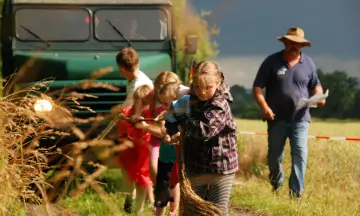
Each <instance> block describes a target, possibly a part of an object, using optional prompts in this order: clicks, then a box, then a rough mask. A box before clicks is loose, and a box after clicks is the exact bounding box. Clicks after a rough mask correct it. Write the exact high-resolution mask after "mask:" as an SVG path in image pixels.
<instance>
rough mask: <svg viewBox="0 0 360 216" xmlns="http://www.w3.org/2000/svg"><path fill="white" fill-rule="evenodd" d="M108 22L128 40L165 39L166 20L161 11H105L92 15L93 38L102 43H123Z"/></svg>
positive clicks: (164, 14) (163, 12)
mask: <svg viewBox="0 0 360 216" xmlns="http://www.w3.org/2000/svg"><path fill="white" fill-rule="evenodd" d="M109 21H110V22H111V23H112V24H113V25H114V26H115V27H116V28H117V29H118V30H119V31H120V32H121V33H122V34H123V35H124V36H125V37H126V38H127V39H129V40H131V41H136V40H164V39H166V38H167V33H168V32H167V26H168V23H167V18H166V13H165V11H163V10H161V9H150V10H149V9H146V10H139V9H137V10H136V9H116V10H114V9H111V10H110V9H106V10H97V11H96V12H95V15H94V23H95V36H96V38H97V39H98V40H102V41H123V40H124V38H122V36H121V35H119V34H118V33H117V32H116V31H115V30H114V29H113V28H112V26H111V25H110V24H109Z"/></svg>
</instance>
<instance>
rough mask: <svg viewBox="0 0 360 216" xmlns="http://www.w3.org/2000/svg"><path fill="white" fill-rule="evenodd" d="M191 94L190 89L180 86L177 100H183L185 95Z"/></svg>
mask: <svg viewBox="0 0 360 216" xmlns="http://www.w3.org/2000/svg"><path fill="white" fill-rule="evenodd" d="M188 94H190V88H189V87H187V86H184V85H180V86H179V89H178V93H177V98H176V99H177V100H179V99H180V98H182V97H183V96H184V95H188Z"/></svg>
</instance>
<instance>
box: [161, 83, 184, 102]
mask: <svg viewBox="0 0 360 216" xmlns="http://www.w3.org/2000/svg"><path fill="white" fill-rule="evenodd" d="M179 86H180V84H179V83H177V82H169V83H165V84H164V85H163V86H162V87H161V88H160V89H158V91H157V94H159V95H164V96H165V97H171V98H174V99H176V98H177V96H178V91H179Z"/></svg>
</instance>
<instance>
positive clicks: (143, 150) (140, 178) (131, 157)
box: [118, 107, 153, 187]
mask: <svg viewBox="0 0 360 216" xmlns="http://www.w3.org/2000/svg"><path fill="white" fill-rule="evenodd" d="M123 113H124V114H125V116H127V117H130V116H131V115H133V113H134V109H133V107H132V108H125V109H123ZM143 117H144V118H150V117H151V115H150V112H144V113H143ZM118 134H119V136H121V135H124V134H126V135H127V138H128V139H129V140H130V141H132V142H133V143H134V147H133V148H129V149H127V150H125V151H122V152H119V154H118V163H119V165H120V167H121V168H123V169H124V170H125V171H126V173H127V174H128V176H129V178H130V179H131V180H132V181H133V182H134V183H136V184H137V185H140V186H144V187H145V186H152V185H153V184H152V181H151V178H150V170H149V160H150V157H149V152H150V138H151V135H150V133H148V132H146V131H145V130H141V129H136V128H135V127H134V126H133V125H132V124H131V123H130V122H129V121H119V123H118ZM119 138H120V137H119Z"/></svg>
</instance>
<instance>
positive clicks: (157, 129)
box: [135, 117, 163, 138]
mask: <svg viewBox="0 0 360 216" xmlns="http://www.w3.org/2000/svg"><path fill="white" fill-rule="evenodd" d="M141 118H142V117H141ZM135 128H137V129H143V130H146V131H147V132H149V133H151V135H153V136H156V137H159V138H161V137H163V133H162V128H161V126H160V125H158V124H148V123H146V122H145V121H140V122H138V123H136V124H135Z"/></svg>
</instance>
